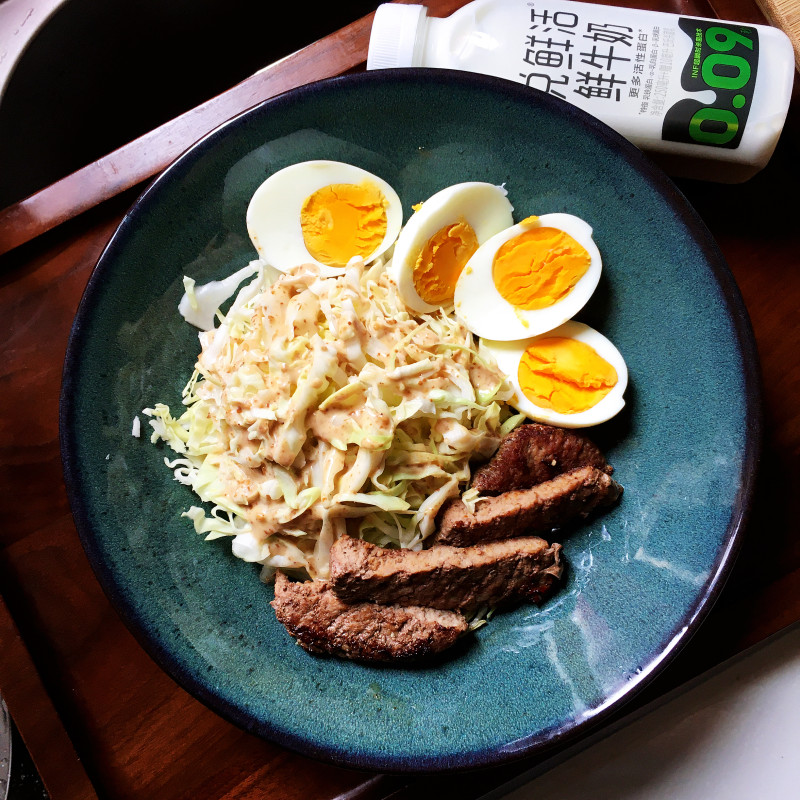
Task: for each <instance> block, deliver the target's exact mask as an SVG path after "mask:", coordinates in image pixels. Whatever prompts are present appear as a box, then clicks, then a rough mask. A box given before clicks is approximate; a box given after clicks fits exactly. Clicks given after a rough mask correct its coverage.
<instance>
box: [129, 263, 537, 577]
mask: <svg viewBox="0 0 800 800" xmlns="http://www.w3.org/2000/svg"><path fill="white" fill-rule="evenodd" d="M384 267H385V265H384V264H383V263H382V262H379V263H374V264H370V265H369V266H365V265H364V264H363V263H362V262H359V261H354V262H351V264H350V265H348V268H347V270H346V271H345V272H344V273H343V274H342V275H340V276H336V277H326V276H323V275H321V274H320V272H319V270H318V269H317V268H316V267H315V266H314V265H308V264H307V265H302V266H298V267H296V268H295V269H293V270H291V271H289V272H287V273H285V274H282V275H280V276H279V277H277V278H276V279H275V280H274V281H273V282H272V283H271V284H269V283H268V280H267V277H268V276H267V272H266V270H260V271H259V272H258V274H257V276H256V278H255V280H253V282H252V283H250V284H248V286H246V287H244V289H242V290H241V291H240V292H239V295H238V297H237V298H236V299H235V300H234V302H233V304H232V306H231V309H230V310H229V312H228V313H227V314H226V315H222V314H220V313H218V314H217V316H218V318H219V325H218V326H217V327H216V328H213V327H212V328H209V329H208V330H204V331H203V332H202V333H200V343H201V352H200V355H199V357H198V359H197V363H196V365H195V371H194V373H193V375H192V377H191V379H190V380H189V382H188V384H187V386H186V388H185V389H184V392H183V403H184V406H185V407H184V410H183V411H182V413H181V414H180V415H179V416H177V417H176V416H173V413H172V411H171V410H170V408H169V407H167V406H166V405H164V404H161V403H157V404H155V405H154V406H153V407H152V408H148V409H145V411H144V413H145V414H146V415H147V416H148V417H149V418H150V419H149V422H150V426H151V428H152V435H151V440H152V441H153V442H155V441H158V440H161V441H163V442H165V443H166V444H167V445H168V446H169V447H170V448H171V449H172V450H174V451H175V452H176V453H177V454H179V456H180V457H179V458H177V459H175V460H174V461H169V460H168V459H167V460H166V463H167V465H168V466H169V467H170V468H171V469H172V470H173V472H174V475H175V479H176V480H178V481H180V482H181V483H184V484H186V485H188V486H191V488H192V489H193V490H194V492H195V493H196V494H197V495H198V497H200V499H201V500H203V501H205V502H207V503H209V504H211V507H212V510H211V512H210V514H206V512H204V511H203V509H202V508H200V507H198V506H193V507H192V508H190V509H189V511H187V512H185V514H184V515H185V516H187V517H188V518H189V519H191V521H192V523H193V524H194V527H195V530H196V531H197V532H198V533H200V534H204V535H205V536H206V538H207V539H214V538H219V537H224V536H228V537H233V543H232V547H233V552H234V554H235V555H237V556H239V557H240V558H244V559H245V560H247V561H253V562H257V563H260V564H262V565H264V570H263V572H262V577H269V576H271V574H272V573H273V572H274V570H275V569H276V568H281V569H293V570H301V571H302V570H304V571H305V572H306V573H307V574H308V575H310V576H311V577H317V578H325V577H327V576H328V572H329V565H328V558H329V551H330V547H331V545H332V543H333V542H334V541H335V540H336V539H337V538H338V537H339V536H342V535H344V534H345V533H349V534H351V535H354V536H361V537H363V538H365V539H368V540H370V541H372V542H375V543H376V544H381V545H384V546H391V547H403V548H413V549H420V548H421V547H422V546H423V543H424V541H425V539H426V538H427V537H428V536H430V535H431V533H432V532H433V530H434V526H435V518H436V515H437V513H438V511H439V509H440V508H441V507H442V505H443V504H444V503H445V502H446V501H447V500H448V499H449V498H452V497H458V496H460V495H462V493H464V492H465V491H466V494H465V495H464V498H465V501H466V502H467V503H468V504H469V505H471V506H472V507H474V503H475V502H478V501H479V498H477V497H475V493H474V492H472V493H470V491H469V490H467V488H466V487H467V486H468V484H469V479H470V459H472V458H474V457H476V456H479V457H482V458H486V457H488V456H490V455H491V454H492V453H493V452H494V451H495V450H496V448H497V446H498V444H499V441H500V438H501V436H502V435H503V434H504V433H506V432H507V431H508V430H510V429H511V428H513V427H515V426H516V425H517V424H519V422H520V421H521V419H522V417H521V415H518V414H516V413H515V412H514V410H513V409H511V408H510V407H509V405H508V401H509V400H510V398H511V395H512V390H511V388H510V386H509V385H508V383H507V381H506V380H505V377H504V376H503V374H502V373H501V372H500V371H499V369H498V368H497V366H496V364H495V363H494V361H493V359H492V358H491V356H488V355H487V354H486V353H483V352H480V351H479V346H478V344H477V343H476V342H475V341H474V339H473V337H472V334H471V333H470V332H469V331H468V330H467V329H466V327H465V326H464V325H463V323H461V322H460V321H459V320H458V319H457V318H456V317H455V315H453V314H452V313H450V314H448V313H446V312H445V311H437V312H436V313H431V314H422V315H416V314H414V313H412V312H411V311H410V310H409V309H408V308H407V307H406V306H405V304H404V303H403V301H402V300H401V299H400V296H399V294H398V292H397V288H396V286H395V284H394V283H393V282H392V281H391V279H390V278H389V277H388V274H387V272H386V270H385V268H384ZM242 274H243V275H244V274H247V275H249V274H252V272H251V271H242ZM186 289H187V297H186V300H185V303H186V304H187V305H189V304H191V301H192V299H193V298H196V297H197V295H198V292H199V289H198V288H196V287H194V285H193V284H192V283H190V282H187V283H186Z"/></svg>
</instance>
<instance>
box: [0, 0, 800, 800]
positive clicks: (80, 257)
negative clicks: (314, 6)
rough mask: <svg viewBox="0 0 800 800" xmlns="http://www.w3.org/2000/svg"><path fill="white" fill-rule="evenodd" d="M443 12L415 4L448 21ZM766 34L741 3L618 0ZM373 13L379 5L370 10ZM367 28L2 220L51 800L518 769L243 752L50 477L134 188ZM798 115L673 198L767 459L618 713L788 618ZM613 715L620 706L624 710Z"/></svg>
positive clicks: (1, 285)
mask: <svg viewBox="0 0 800 800" xmlns="http://www.w3.org/2000/svg"><path fill="white" fill-rule="evenodd" d="M462 4H463V2H461V1H460V0H429V2H428V3H427V5H428V6H429V8H430V11H431V14H433V15H439V16H445V15H447V14H449V13H451V12H452V11H453V10H455V9H456V8H457V7H459V6H460V5H462ZM630 4H635V5H639V6H641V7H645V8H656V9H660V10H667V11H673V12H682V13H689V14H695V15H703V16H718V17H721V18H727V19H736V20H740V21H743V22H755V23H764V22H766V20H765V18H764V15H763V14H762V12H761V11H760V10H759V7H758V6H757V5H756V4H755V3H754V2H753V0H720V1H719V2H714V3H713V5H710V4H708V3H706V2H705V1H704V0H697V1H696V2H692V1H691V0H689V1H688V2H673V3H670V2H668V0H654V1H653V2H647V0H645V2H637V3H630ZM376 5H377V3H376ZM370 24H371V17H370V16H368V17H365V18H363V19H360V20H356V21H354V22H353V23H352V24H351V25H349V26H348V27H346V28H344V29H342V30H340V31H337V32H335V33H333V34H331V35H330V36H328V37H326V38H324V39H321V40H319V41H317V42H315V43H314V44H313V45H311V46H309V47H308V48H305V49H304V50H301V51H299V52H298V53H296V54H294V55H292V56H290V57H289V58H287V59H285V60H283V61H281V62H279V63H277V64H276V65H273V66H272V67H270V68H268V69H266V70H265V71H263V72H261V73H259V74H257V75H255V76H253V77H252V78H249V79H247V80H246V81H244V82H242V83H240V84H238V85H237V86H235V87H232V88H231V89H230V90H229V91H227V92H225V93H224V94H222V95H220V96H218V97H215V98H212V99H210V100H209V101H208V102H206V103H205V104H203V105H202V106H200V107H198V108H196V109H194V110H192V111H190V112H188V113H186V114H184V115H182V116H181V117H179V118H177V119H175V120H173V121H172V122H169V123H167V124H165V125H163V126H162V127H160V128H158V129H156V130H154V131H152V132H151V133H149V134H147V135H146V136H144V137H142V138H141V139H137V140H135V141H133V142H131V143H130V144H128V145H126V146H125V147H123V148H121V149H120V150H117V151H115V152H114V153H112V154H109V155H108V156H107V157H105V158H102V159H100V160H99V161H97V162H95V163H93V164H90V165H88V166H87V167H85V168H84V169H82V170H79V171H78V172H76V173H74V174H72V175H70V176H67V177H66V178H64V179H63V180H61V181H58V182H57V183H55V184H53V185H52V186H50V187H47V188H46V189H44V190H43V191H41V192H39V193H38V194H36V195H34V196H32V197H30V198H28V199H26V200H24V201H22V202H20V203H17V204H16V205H14V206H12V207H11V208H8V209H6V210H5V211H2V212H0V320H2V321H1V322H0V330H2V346H3V351H2V352H3V358H2V362H0V476H1V477H0V514H2V520H3V521H2V525H1V526H0V595H1V597H0V693H2V695H3V696H4V697H5V699H6V702H7V704H8V707H9V709H10V712H11V715H12V717H13V718H14V719H15V721H16V724H17V725H18V727H19V730H20V732H21V734H22V736H23V738H24V740H25V742H26V744H27V746H28V748H29V750H30V753H31V755H32V757H33V760H34V762H35V763H36V766H37V767H38V769H39V771H40V773H41V775H42V778H43V780H44V782H45V785H46V786H47V789H48V791H49V793H50V795H51V797H52V798H53V800H77V798H92V797H96V796H99V797H104V798H106V797H107V798H137V799H138V798H145V797H146V798H148V800H178V798H216V799H217V800H222V798H226V799H228V798H257V797H259V798H260V797H271V798H275V799H276V800H278V798H280V800H289V799H290V798H298V800H299V799H300V798H303V799H305V798H320V800H328V799H329V798H330V799H331V800H332V799H333V798H340V800H344V798H345V797H346V798H348V800H354V798H388V797H389V796H391V797H393V798H410V797H414V798H425V797H434V796H437V795H444V796H450V795H452V796H455V794H456V793H458V796H460V797H462V798H471V797H472V798H475V797H479V796H480V795H481V794H483V793H485V792H486V791H488V790H489V789H491V788H493V787H495V786H497V785H499V784H500V783H502V782H503V781H505V780H507V779H509V778H511V777H513V776H514V775H516V774H518V773H520V772H522V771H523V770H526V769H530V768H531V767H535V766H536V762H534V761H530V760H528V761H522V762H518V763H516V764H514V765H512V766H507V767H503V768H501V769H491V770H485V771H480V772H477V773H470V774H468V775H464V774H460V775H447V776H444V775H439V776H436V775H433V776H423V777H403V776H387V775H375V774H367V773H361V772H354V771H349V770H346V769H341V768H338V767H333V766H330V765H327V764H324V763H319V762H316V761H312V760H309V759H307V758H305V757H302V756H299V755H297V754H295V753H292V752H289V751H287V750H285V749H282V748H281V747H278V746H275V745H273V744H270V743H268V742H264V741H262V740H260V739H257V738H255V737H253V736H251V735H249V734H247V733H244V732H242V731H241V730H239V729H237V728H235V727H233V726H232V725H230V724H229V723H227V722H225V721H224V720H222V719H220V718H219V717H217V716H216V715H215V714H214V713H212V712H211V711H210V710H208V709H207V708H206V707H205V706H203V705H202V704H200V703H199V702H198V701H196V700H195V699H193V698H192V697H191V696H189V695H188V694H187V693H186V692H185V691H184V690H183V689H181V688H180V687H179V686H177V685H176V684H175V683H174V682H173V680H172V679H171V678H170V677H168V676H167V675H166V674H165V673H163V672H162V671H161V670H160V669H159V668H158V667H157V666H156V665H155V663H154V662H153V661H152V660H151V659H150V658H149V657H148V656H147V655H146V654H145V652H144V651H143V650H142V649H141V647H140V646H139V645H138V644H137V642H136V641H135V640H134V638H133V636H132V635H131V634H130V633H129V632H128V630H127V629H126V628H125V626H124V625H123V624H122V622H121V621H120V619H119V617H118V616H117V614H116V612H115V611H114V610H113V608H112V607H111V606H110V605H109V602H108V600H107V599H106V597H105V595H104V594H103V592H102V591H101V589H100V586H99V585H98V583H97V581H96V579H95V577H94V574H93V572H92V570H91V568H90V566H89V564H88V562H87V560H86V557H85V555H84V553H83V550H82V548H81V545H80V542H79V540H78V535H77V533H76V530H75V526H74V524H73V521H72V517H71V515H70V510H69V506H68V502H67V496H66V492H65V489H64V483H63V479H62V472H61V461H60V453H59V442H58V397H59V390H60V384H61V369H62V363H63V358H64V353H65V349H66V342H67V337H68V334H69V330H70V325H71V323H72V319H73V316H74V314H75V311H76V309H77V306H78V303H79V300H80V297H81V294H82V292H83V289H84V287H85V285H86V282H87V280H88V278H89V275H90V273H91V271H92V267H93V266H94V263H95V261H96V259H97V257H98V256H99V254H100V252H101V250H102V249H103V246H104V245H105V243H106V241H107V240H108V238H109V237H110V235H111V234H112V232H113V231H114V229H115V227H116V226H117V224H118V223H119V221H120V219H121V217H122V215H123V214H124V212H125V210H126V209H127V207H128V206H129V205H130V203H131V202H132V201H133V200H134V199H135V197H136V195H137V194H138V192H139V191H140V190H141V189H142V188H143V186H144V185H146V182H147V181H148V180H149V179H150V178H152V176H154V175H155V174H157V173H158V172H159V171H160V170H161V169H163V167H164V166H166V164H167V163H168V162H169V161H170V160H172V159H173V158H174V157H175V156H177V155H178V154H179V153H180V152H182V151H183V150H184V149H185V148H186V147H188V146H189V145H190V144H192V143H193V142H194V141H196V140H197V139H199V138H200V137H201V136H202V135H204V134H205V133H206V132H207V131H208V130H210V129H212V128H213V127H215V126H216V125H217V124H219V123H221V122H223V121H224V120H226V119H228V118H230V117H231V116H233V115H234V114H236V113H238V112H239V111H241V110H243V109H245V108H248V107H250V106H252V105H254V104H256V103H257V102H259V101H261V100H263V99H266V98H268V97H271V96H273V95H275V94H278V93H280V92H282V91H284V90H287V89H290V88H292V87H294V86H298V85H301V84H304V83H308V82H310V81H313V80H316V79H319V78H323V77H327V76H330V75H336V74H342V73H345V72H348V71H353V70H360V69H363V68H364V60H365V58H366V51H367V43H368V40H369V28H370ZM799 112H800V105H799V104H798V102H797V101H796V99H795V100H794V101H793V104H792V108H791V111H790V116H789V119H788V121H787V125H786V128H785V130H784V134H783V136H782V139H781V142H780V144H779V147H778V150H777V152H776V154H775V156H774V157H773V159H772V161H771V162H770V164H769V165H768V166H767V168H766V169H765V170H764V171H763V172H761V173H760V174H759V175H757V176H756V177H755V178H753V179H752V180H751V181H749V182H747V183H745V184H740V185H735V186H726V185H721V184H712V183H700V182H692V181H681V182H679V186H680V188H681V189H682V190H683V191H684V193H685V194H686V195H687V197H688V198H689V200H690V202H691V203H692V204H693V205H694V206H695V207H696V208H697V210H698V211H699V213H700V215H701V216H702V217H703V219H704V220H705V222H706V223H707V225H708V227H709V228H710V229H711V231H712V233H713V235H714V236H715V237H716V239H717V242H718V243H719V245H720V247H721V249H722V251H723V253H724V255H725V257H726V259H727V261H728V264H729V265H730V268H731V270H732V271H733V273H734V276H735V278H736V281H737V282H738V284H739V287H740V288H741V291H742V294H743V296H744V299H745V303H746V305H747V308H748V310H749V313H750V315H751V320H752V324H753V327H754V330H755V335H756V339H757V343H758V348H759V352H760V357H761V364H762V373H763V385H764V402H765V436H766V438H765V443H764V451H763V459H762V464H761V469H760V473H759V482H758V489H757V494H756V498H755V504H754V507H753V509H752V513H751V515H750V518H749V520H748V522H747V526H746V538H745V544H744V548H743V551H742V553H741V555H740V557H739V559H738V561H737V565H736V568H735V570H734V572H733V575H732V577H731V579H730V580H729V582H728V584H727V586H726V588H725V590H724V592H723V594H722V597H721V598H720V600H719V601H718V603H717V604H716V606H715V607H714V610H713V611H712V613H711V615H710V616H709V618H708V619H707V620H706V622H705V623H704V624H703V626H702V627H701V629H700V631H699V632H698V633H697V634H696V635H695V636H694V638H693V639H692V641H691V642H690V643H689V644H688V646H687V647H686V648H685V649H684V650H683V652H682V653H681V655H680V656H679V657H678V659H677V660H676V661H675V662H674V663H673V664H672V665H671V666H670V668H669V669H668V670H667V671H666V672H665V673H664V674H662V675H661V676H660V677H659V678H658V679H657V681H656V682H655V683H654V684H652V685H651V686H650V687H649V688H648V689H647V690H646V691H645V692H644V693H643V694H642V695H641V696H640V697H639V698H638V699H637V700H636V701H635V703H634V704H633V705H634V706H636V705H642V704H643V703H645V702H646V701H648V700H652V699H655V698H658V697H659V696H661V695H662V694H663V693H664V692H666V691H668V690H669V689H672V688H674V687H676V686H679V685H680V684H681V683H683V682H685V681H686V680H688V679H690V678H692V677H694V676H695V675H697V674H699V673H700V672H702V671H704V670H705V669H707V668H710V667H712V666H714V665H716V664H718V663H719V662H720V661H722V660H724V659H725V658H727V657H729V656H732V655H734V654H736V653H738V652H740V651H741V650H743V649H744V648H746V647H748V646H750V645H753V644H755V643H757V642H760V641H762V640H763V639H765V638H766V637H768V636H769V635H771V634H773V633H775V632H776V631H778V630H780V629H781V628H783V627H784V626H786V625H788V624H790V623H792V622H795V621H797V620H798V619H800V537H799V536H798V524H797V520H796V515H795V513H794V500H795V498H796V494H795V493H797V492H800V480H799V478H800V402H798V397H800V325H798V311H800V255H799V254H800V225H798V221H797V213H796V212H797V207H798V202H797V199H796V197H797V194H796V187H797V186H798V185H800V152H798V150H800V138H799V137H798V133H799V132H800V124H799ZM627 711H630V707H629V708H628V709H627V710H626V711H625V712H624V713H627Z"/></svg>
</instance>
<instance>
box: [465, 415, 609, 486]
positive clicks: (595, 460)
mask: <svg viewBox="0 0 800 800" xmlns="http://www.w3.org/2000/svg"><path fill="white" fill-rule="evenodd" d="M584 466H590V467H595V468H597V469H599V470H601V471H602V472H607V473H608V474H609V475H610V474H611V473H612V472H613V469H612V467H611V466H609V464H608V463H607V462H606V459H605V457H604V456H603V454H602V453H601V452H600V450H599V449H598V448H597V447H596V446H595V445H594V443H592V442H591V441H589V439H587V438H586V437H585V436H582V435H581V434H579V433H576V432H575V431H573V430H568V429H566V428H554V427H552V426H551V425H541V424H539V423H538V422H531V423H527V424H525V425H520V426H519V427H518V428H515V429H514V430H513V431H511V433H509V434H508V435H507V436H505V437H503V440H502V441H501V442H500V447H499V448H498V450H497V452H496V453H495V454H494V456H493V457H492V459H491V461H489V462H488V463H487V464H484V465H483V466H482V467H480V468H479V469H478V470H476V472H475V475H474V476H473V478H472V487H473V488H475V489H478V491H480V493H481V494H499V493H501V492H509V491H512V490H515V489H530V488H531V486H535V485H536V484H537V483H542V482H543V481H549V480H550V479H551V478H554V477H555V476H556V475H560V474H561V473H563V472H569V471H570V470H573V469H575V468H576V467H584Z"/></svg>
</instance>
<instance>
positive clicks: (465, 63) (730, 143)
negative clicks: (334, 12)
mask: <svg viewBox="0 0 800 800" xmlns="http://www.w3.org/2000/svg"><path fill="white" fill-rule="evenodd" d="M392 67H435V68H446V69H457V70H466V71H468V72H482V73H486V74H489V75H495V76H498V77H501V78H506V79H510V80H513V81H517V82H521V83H524V84H526V85H528V86H532V87H535V88H536V89H540V90H542V91H545V92H547V93H549V94H553V95H556V96H557V97H560V98H562V99H563V100H566V101H567V102H570V103H572V104H573V105H576V106H579V107H580V108H582V109H584V110H585V111H588V112H589V113H590V114H592V115H594V116H595V117H597V118H599V119H601V120H603V122H605V123H606V124H607V125H609V126H610V127H612V128H614V129H615V130H617V131H618V132H619V133H621V134H622V135H623V136H625V137H626V138H627V139H629V140H630V141H631V142H633V143H634V144H635V145H637V146H638V147H640V148H641V149H642V150H646V151H648V152H650V153H651V154H653V156H654V158H655V159H656V160H657V161H659V163H660V164H661V165H662V166H663V167H664V168H665V169H666V170H667V171H668V172H670V173H671V174H672V175H675V176H686V177H694V178H702V179H707V180H716V181H720V182H724V183H737V182H741V181H744V180H747V179H748V178H750V177H751V176H752V175H754V174H755V173H756V172H758V171H759V170H760V169H761V168H762V167H764V165H765V164H766V163H767V161H768V160H769V158H770V156H771V155H772V152H773V151H774V149H775V145H776V144H777V142H778V138H779V136H780V133H781V130H782V128H783V124H784V121H785V119H786V113H787V111H788V108H789V100H790V97H791V92H792V83H793V81H794V73H795V61H794V51H793V49H792V45H791V42H790V40H789V38H788V37H787V36H786V34H784V33H783V32H782V31H781V30H779V29H777V28H773V27H770V26H764V25H744V24H740V23H736V22H726V21H721V20H716V19H704V18H699V17H686V16H682V15H678V14H667V13H663V12H656V11H641V10H638V9H633V8H617V7H613V6H602V5H595V4H592V3H577V2H572V1H571V0H473V2H471V3H468V4H467V5H465V6H464V7H463V8H461V9H459V10H458V11H456V12H455V13H454V14H452V15H451V16H450V17H447V18H444V19H439V18H433V17H428V16H427V9H426V8H425V6H423V5H402V4H394V3H386V4H383V5H381V6H379V7H378V9H377V11H376V13H375V21H374V23H373V27H372V33H371V36H370V44H369V55H368V59H367V69H385V68H392Z"/></svg>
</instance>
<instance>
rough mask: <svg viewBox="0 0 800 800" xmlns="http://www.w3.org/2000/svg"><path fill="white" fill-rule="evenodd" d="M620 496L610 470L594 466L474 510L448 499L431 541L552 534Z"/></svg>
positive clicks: (464, 544) (467, 541)
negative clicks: (610, 475) (554, 530)
mask: <svg viewBox="0 0 800 800" xmlns="http://www.w3.org/2000/svg"><path fill="white" fill-rule="evenodd" d="M621 494H622V487H621V486H620V485H619V484H618V483H617V482H616V481H614V480H613V479H612V478H610V477H609V476H608V474H607V473H605V472H603V471H601V470H599V469H596V468H595V467H579V468H578V469H574V470H571V471H570V472H565V473H564V474H562V475H557V476H556V477H555V478H553V479H552V480H549V481H545V482H544V483H540V484H538V485H536V486H534V487H532V488H530V489H523V490H515V491H511V492H505V493H503V494H501V495H497V496H496V497H488V498H486V499H485V500H481V501H480V502H479V503H478V504H477V506H476V507H475V512H474V513H472V512H470V511H469V509H468V508H467V507H466V506H465V505H464V503H462V502H461V500H457V499H455V500H451V501H449V503H447V504H446V505H445V506H444V508H443V510H442V512H441V515H440V521H439V529H438V530H437V531H436V533H434V535H433V540H432V541H433V544H436V545H452V546H455V547H468V546H470V545H474V544H476V543H477V542H492V541H497V540H500V539H510V538H513V537H515V536H527V535H531V534H534V533H544V532H549V531H551V530H553V528H555V527H560V526H563V525H566V524H568V523H570V522H573V521H575V520H577V519H581V518H584V517H587V516H588V515H589V514H590V513H591V512H593V511H595V510H596V509H598V508H601V507H604V506H609V505H611V504H612V503H614V502H616V501H617V500H618V499H619V496H620V495H621Z"/></svg>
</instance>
